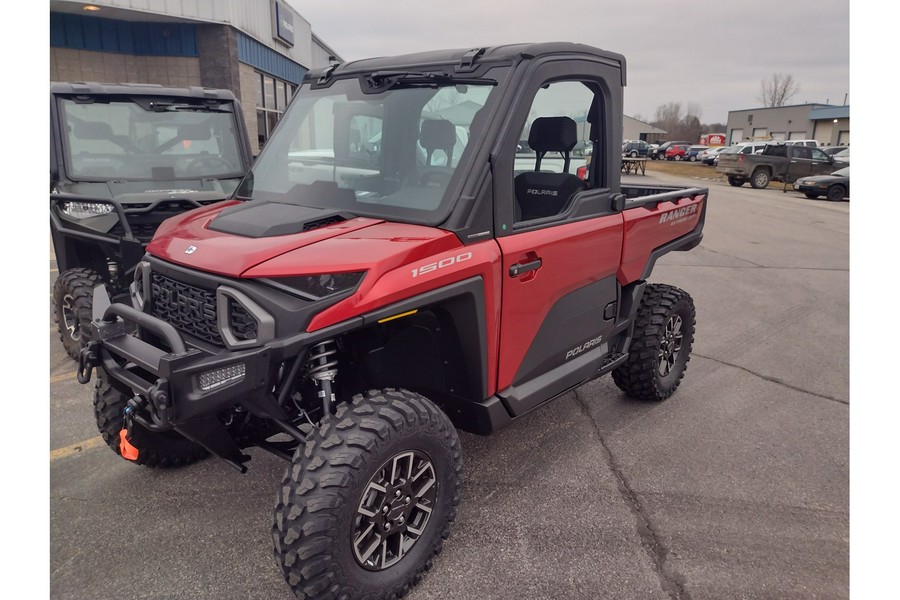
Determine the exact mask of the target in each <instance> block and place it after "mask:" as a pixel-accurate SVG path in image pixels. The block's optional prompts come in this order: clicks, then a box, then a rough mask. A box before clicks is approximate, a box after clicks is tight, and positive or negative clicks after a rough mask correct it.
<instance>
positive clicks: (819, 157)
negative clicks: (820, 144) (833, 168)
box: [811, 148, 828, 162]
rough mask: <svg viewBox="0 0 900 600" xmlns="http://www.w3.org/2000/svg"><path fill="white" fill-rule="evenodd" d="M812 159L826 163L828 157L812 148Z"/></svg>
mask: <svg viewBox="0 0 900 600" xmlns="http://www.w3.org/2000/svg"><path fill="white" fill-rule="evenodd" d="M811 150H812V159H813V160H821V161H825V162H828V155H827V154H825V152H823V151H822V150H819V149H818V148H812V149H811Z"/></svg>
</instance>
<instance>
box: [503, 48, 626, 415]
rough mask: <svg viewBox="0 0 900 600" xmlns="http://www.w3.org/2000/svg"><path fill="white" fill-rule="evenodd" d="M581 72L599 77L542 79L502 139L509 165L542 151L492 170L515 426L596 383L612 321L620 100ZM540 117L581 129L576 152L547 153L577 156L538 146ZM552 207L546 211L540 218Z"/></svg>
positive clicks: (548, 71)
mask: <svg viewBox="0 0 900 600" xmlns="http://www.w3.org/2000/svg"><path fill="white" fill-rule="evenodd" d="M567 64H570V63H567ZM570 66H571V64H570ZM607 68H608V67H607ZM608 69H609V70H610V71H614V70H613V69H611V68H608ZM583 70H584V72H586V73H593V76H582V77H578V76H577V75H576V74H575V73H573V74H571V75H570V76H568V77H560V76H559V75H558V74H556V77H553V75H554V74H555V69H553V68H552V67H550V68H545V69H538V70H537V71H538V73H537V74H536V77H535V78H534V79H533V80H532V81H531V84H530V86H529V87H527V88H526V90H525V94H523V100H522V104H521V105H520V106H519V107H518V108H517V110H515V111H514V112H513V118H514V119H515V120H514V121H513V124H512V126H511V127H510V128H508V130H509V135H508V136H507V139H506V140H504V143H505V144H506V147H505V149H508V150H509V154H507V153H506V152H501V153H500V156H507V157H508V156H509V155H510V154H513V153H514V152H515V148H516V143H517V142H518V141H519V140H525V139H527V140H529V146H531V145H532V144H535V145H536V146H537V148H538V149H535V148H528V147H526V148H523V149H522V150H523V151H520V152H519V154H517V155H516V156H515V159H514V160H512V161H509V160H507V161H505V162H504V161H503V160H501V161H498V165H497V166H498V167H499V168H497V169H496V171H495V176H494V182H495V194H494V198H495V204H496V210H495V213H496V214H495V221H497V222H498V223H500V227H498V232H499V235H498V238H497V242H498V244H499V246H500V249H501V252H502V271H501V276H502V281H503V283H502V291H501V295H502V302H501V319H500V342H499V350H500V352H499V361H498V363H499V364H498V372H497V384H498V386H497V389H498V395H499V396H500V397H501V399H502V400H503V401H504V403H505V404H506V407H507V409H508V410H509V411H510V413H511V414H513V415H519V414H523V413H524V412H527V411H528V410H531V409H532V408H534V407H535V406H537V405H539V404H541V403H542V402H544V401H546V400H548V399H550V398H552V397H554V396H555V395H557V394H560V393H562V392H564V391H566V390H567V389H570V388H571V387H573V386H575V385H578V384H579V383H581V382H582V381H584V380H586V379H587V378H589V377H590V375H591V374H592V373H594V372H596V369H597V368H598V367H599V363H600V361H602V358H603V357H604V356H605V354H606V353H607V351H608V340H607V335H608V333H609V331H610V330H611V329H612V327H613V324H614V321H615V309H616V304H617V301H618V294H619V286H618V283H617V281H616V270H617V268H618V266H619V262H620V259H621V252H622V236H623V218H622V214H621V213H620V212H617V211H616V210H614V209H613V199H614V197H615V196H617V195H618V194H617V192H618V172H619V170H620V165H621V150H620V145H621V142H620V141H617V142H615V145H613V140H621V123H620V122H616V125H617V126H613V125H612V123H613V122H614V121H613V119H612V114H614V113H613V111H614V110H615V111H617V113H615V114H619V115H620V114H621V96H620V94H619V95H618V96H615V95H612V92H610V91H609V87H606V86H604V85H602V83H601V82H599V81H597V74H596V70H595V68H594V66H591V65H585V66H584V67H583ZM615 73H616V76H618V71H615ZM540 75H543V76H540ZM612 87H613V89H616V88H615V86H612ZM541 117H550V118H551V120H553V121H564V120H565V119H563V117H565V118H566V119H571V120H572V121H574V122H575V128H576V137H577V139H576V140H574V145H572V148H571V149H570V150H569V151H568V152H558V151H555V150H547V148H554V147H556V146H558V145H559V144H562V145H563V146H566V147H567V146H568V145H569V144H567V143H563V142H564V140H562V138H566V136H567V135H568V134H564V133H561V130H560V131H557V130H556V129H553V128H551V129H550V130H545V131H543V137H541V136H538V138H535V136H534V132H533V128H534V127H538V125H539V123H540V122H541ZM566 124H567V127H569V128H571V124H568V122H566ZM538 129H540V127H538ZM556 138H560V139H556ZM566 139H568V138H566ZM570 141H571V140H570ZM613 148H615V150H613ZM588 155H590V157H591V158H590V166H589V168H588V169H587V172H588V174H589V175H588V181H585V182H582V185H579V184H577V183H576V182H574V181H573V180H572V179H571V177H569V176H567V175H565V174H566V173H568V174H569V175H571V174H574V173H575V172H576V171H577V168H578V166H581V165H583V164H584V163H585V162H587V161H588ZM567 159H568V160H567ZM545 174H548V175H549V176H547V177H544V175H545ZM523 177H524V181H526V183H525V184H523V183H522V181H523ZM544 184H546V185H544ZM610 185H613V186H614V188H615V191H613V190H612V189H611V188H610ZM544 198H545V199H546V200H547V201H548V204H547V206H548V207H549V208H547V209H535V208H534V207H535V206H537V205H540V200H541V199H544Z"/></svg>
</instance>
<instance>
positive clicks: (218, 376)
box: [200, 363, 247, 392]
mask: <svg viewBox="0 0 900 600" xmlns="http://www.w3.org/2000/svg"><path fill="white" fill-rule="evenodd" d="M246 374H247V365H245V364H244V363H237V364H235V365H229V366H227V367H222V368H221V369H214V370H212V371H207V372H205V373H201V374H200V389H201V390H203V391H204V392H206V391H209V390H212V389H215V388H217V387H220V386H223V385H225V384H226V383H234V382H235V381H241V380H242V379H243V378H244V375H246Z"/></svg>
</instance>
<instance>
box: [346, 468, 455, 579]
mask: <svg viewBox="0 0 900 600" xmlns="http://www.w3.org/2000/svg"><path fill="white" fill-rule="evenodd" d="M437 491H438V481H437V478H436V476H435V471H434V465H433V464H432V463H431V459H430V458H429V457H428V456H427V455H426V454H424V453H422V452H419V451H417V450H414V451H411V452H401V453H399V454H397V455H395V456H394V457H392V458H390V459H388V460H387V461H386V462H385V463H384V464H383V465H381V468H380V469H378V470H377V471H376V472H375V474H374V475H373V476H372V478H371V479H370V480H369V483H368V484H367V485H366V487H365V489H364V490H363V493H362V497H361V498H360V500H359V505H358V506H357V509H356V519H355V520H354V524H353V533H352V538H353V556H354V557H355V558H356V561H357V562H358V563H359V564H360V565H361V566H362V567H363V568H364V569H368V570H370V571H383V570H384V569H387V568H389V567H392V566H394V565H395V564H397V563H398V562H399V561H400V559H402V558H403V557H404V556H405V555H406V554H408V553H409V551H410V550H412V548H413V546H415V544H416V542H418V541H419V539H420V538H421V537H422V534H423V533H424V532H425V528H426V527H427V526H428V521H429V519H430V518H431V513H432V511H433V510H434V505H435V501H436V500H437Z"/></svg>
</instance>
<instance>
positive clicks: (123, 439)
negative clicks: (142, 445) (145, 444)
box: [119, 427, 138, 460]
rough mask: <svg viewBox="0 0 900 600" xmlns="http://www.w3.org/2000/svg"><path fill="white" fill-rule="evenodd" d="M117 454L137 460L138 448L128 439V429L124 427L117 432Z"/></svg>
mask: <svg viewBox="0 0 900 600" xmlns="http://www.w3.org/2000/svg"><path fill="white" fill-rule="evenodd" d="M119 454H121V455H122V458H125V459H127V460H137V458H138V449H137V448H135V447H134V446H132V445H131V442H129V441H128V430H127V429H125V428H124V427H123V428H122V431H120V432H119Z"/></svg>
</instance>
